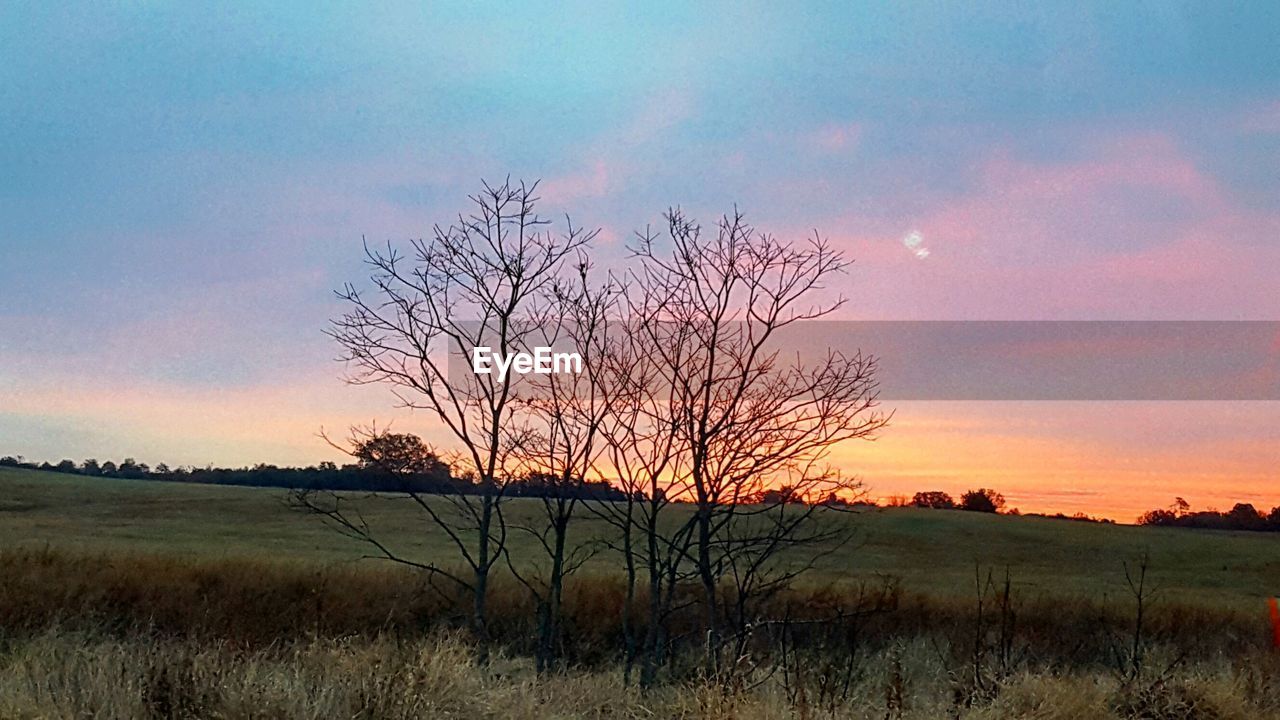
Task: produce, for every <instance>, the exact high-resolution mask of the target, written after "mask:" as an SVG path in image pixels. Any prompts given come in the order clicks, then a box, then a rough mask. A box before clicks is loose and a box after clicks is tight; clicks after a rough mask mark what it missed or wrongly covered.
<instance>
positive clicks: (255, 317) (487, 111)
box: [0, 0, 1280, 520]
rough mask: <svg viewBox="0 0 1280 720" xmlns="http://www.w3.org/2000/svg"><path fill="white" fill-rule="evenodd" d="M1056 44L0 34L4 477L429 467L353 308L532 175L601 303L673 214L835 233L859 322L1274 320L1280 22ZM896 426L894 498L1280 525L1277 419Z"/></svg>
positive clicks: (75, 20) (1221, 408)
mask: <svg viewBox="0 0 1280 720" xmlns="http://www.w3.org/2000/svg"><path fill="white" fill-rule="evenodd" d="M1050 5H1051V6H1050V7H1039V8H1037V7H1028V6H1026V4H1014V3H1008V4H1004V3H942V2H939V3H906V4H888V3H885V4H861V3H859V4H846V3H832V4H829V5H824V4H819V3H814V4H809V5H806V6H805V7H804V8H795V7H784V6H783V5H782V4H777V3H772V4H749V3H732V4H728V3H726V4H712V3H705V4H703V3H699V4H693V3H660V2H654V3H645V4H631V5H626V6H624V5H612V4H606V3H577V4H575V3H562V4H556V5H543V4H539V3H522V4H519V5H518V6H510V7H499V6H498V5H496V4H495V5H494V6H491V7H489V6H481V5H478V4H474V3H430V4H427V3H417V4H394V3H390V4H385V5H384V4H379V5H378V6H377V8H376V9H372V6H367V5H363V4H360V5H357V4H354V3H351V4H332V5H329V4H326V5H324V6H323V7H321V6H320V4H315V3H291V2H273V3H260V4H251V3H241V4H237V5H235V6H224V7H219V8H210V7H202V6H201V5H200V4H197V3H159V2H120V3H99V4H83V5H78V4H67V5H60V4H55V3H36V2H23V1H21V0H19V2H9V3H4V4H3V5H0V137H3V138H4V139H3V142H0V168H2V169H3V172H0V454H21V455H24V456H26V457H28V458H33V459H41V460H43V459H48V460H51V461H55V462H56V461H57V460H59V459H61V458H63V457H70V458H75V459H80V458H83V457H96V458H99V459H107V458H113V459H119V458H122V457H125V456H133V457H136V458H138V459H140V460H143V461H148V462H151V463H153V464H154V463H157V462H162V461H163V462H167V463H169V464H171V465H172V464H196V465H204V464H207V463H214V464H229V465H240V464H252V463H256V462H272V463H278V464H309V463H312V462H316V461H319V460H323V459H335V458H334V452H333V451H332V450H331V449H330V448H328V447H327V446H326V445H325V444H324V442H323V441H322V440H320V439H319V438H318V437H317V432H318V431H319V430H320V428H322V427H325V428H329V429H333V428H342V427H345V426H346V425H348V424H350V423H353V422H368V421H370V420H373V419H378V420H382V421H387V420H391V421H394V422H395V423H396V424H397V427H400V428H406V429H418V428H425V429H423V430H422V432H424V434H428V436H429V435H430V428H429V427H428V425H429V423H427V421H426V419H425V418H421V417H413V416H409V415H406V414H405V412H404V411H397V410H395V409H394V408H393V400H392V398H391V396H390V395H389V394H388V393H387V392H386V391H385V390H381V389H379V388H369V387H365V388H355V387H349V386H346V385H345V384H344V383H343V382H342V379H341V378H342V374H343V369H342V367H341V365H340V364H338V363H336V362H335V361H334V357H335V356H336V355H337V354H338V348H336V347H334V346H333V344H332V342H331V341H329V340H328V339H327V338H326V337H325V336H324V335H323V334H322V331H323V329H324V327H325V324H326V321H327V319H328V318H330V317H333V316H334V315H335V314H336V313H338V312H339V311H340V310H341V306H340V304H339V303H338V301H337V300H335V299H334V297H333V294H332V291H333V290H334V289H335V288H337V287H339V286H340V285H341V284H342V283H343V282H345V281H359V280H360V279H361V278H362V277H363V275H364V269H363V267H362V266H361V264H360V247H361V245H360V243H361V238H362V237H367V238H369V239H371V240H375V241H378V242H381V241H384V240H392V241H403V240H406V239H408V238H415V237H423V236H428V235H429V234H430V228H431V226H432V224H433V223H437V222H447V221H448V220H449V218H450V217H451V216H453V215H454V214H455V213H457V212H458V211H460V210H463V209H465V207H466V195H467V194H468V193H470V192H473V191H474V190H476V189H477V188H478V187H479V183H480V181H481V179H484V178H488V179H501V178H502V177H505V176H507V175H510V176H512V177H515V178H526V179H535V178H541V179H542V185H541V190H542V192H541V196H542V209H543V210H544V212H545V213H546V214H549V215H556V214H559V213H569V214H570V215H571V216H572V217H573V218H574V221H575V222H576V223H578V224H582V225H586V226H590V227H599V228H601V235H600V240H599V243H598V245H599V247H598V252H599V254H600V256H601V258H602V262H604V263H606V264H607V263H609V262H618V263H620V262H623V261H624V258H625V249H624V248H625V244H626V242H627V240H628V238H630V237H631V236H632V234H633V233H634V232H635V231H636V230H638V229H641V228H643V227H644V226H645V225H646V224H651V223H655V222H657V221H659V220H660V217H661V213H662V212H663V211H664V210H665V209H666V208H668V207H670V206H674V205H679V206H681V207H683V208H684V209H685V210H686V211H687V212H689V213H690V214H691V215H693V216H695V217H700V218H703V219H705V221H707V222H711V221H712V220H713V219H714V218H715V217H716V216H718V215H719V214H720V213H723V212H725V211H727V210H729V209H731V208H732V207H734V205H735V204H736V205H737V206H738V207H739V208H741V209H742V210H743V211H744V212H745V213H746V214H747V215H748V218H749V219H750V220H751V221H752V222H753V223H754V224H755V225H756V226H757V227H759V228H761V229H764V230H768V231H769V232H771V233H773V234H775V235H777V236H779V237H784V238H796V239H800V238H803V237H805V236H807V235H809V234H810V233H812V232H813V231H814V230H815V229H816V230H817V231H819V232H820V233H821V234H822V235H823V236H825V237H827V238H829V239H830V240H831V242H832V243H833V244H835V245H836V246H837V247H839V248H840V249H842V250H843V251H845V252H846V253H848V255H849V256H850V257H852V258H853V259H854V260H855V264H854V266H853V269H852V270H851V272H850V273H849V274H848V275H847V276H846V277H844V278H843V279H842V281H841V282H842V283H843V285H842V286H841V287H840V288H838V289H839V290H840V291H841V292H843V293H844V294H845V295H846V296H847V297H848V298H849V300H850V303H849V305H848V307H847V308H846V309H845V310H844V311H843V312H844V313H845V316H846V317H848V318H850V319H866V320H979V319H980V320H1063V319H1072V320H1276V319H1280V293H1277V282H1276V280H1277V277H1278V273H1280V43H1277V42H1275V30H1276V28H1278V27H1280V5H1277V4H1275V3H1266V2H1253V3H1247V2H1246V3H1235V4H1232V6H1231V7H1222V6H1219V5H1220V4H1215V3H1196V4H1190V3H1148V2H1132V3H1110V2H1095V3H1080V4H1072V7H1068V4H1065V3H1062V4H1050ZM913 232H914V233H917V234H918V238H919V240H920V243H919V244H918V245H917V246H916V248H911V247H907V246H906V244H905V243H904V238H907V237H909V236H910V234H911V233H913ZM918 247H925V248H927V249H928V251H929V252H928V256H927V257H923V258H922V257H920V256H919V254H918V252H917V249H918ZM895 409H896V410H897V415H896V416H895V422H894V425H893V426H891V427H890V428H889V429H888V430H886V431H885V433H884V434H883V436H882V437H881V438H880V439H879V440H877V441H876V442H875V443H871V444H866V443H864V444H859V445H855V446H848V447H842V448H839V449H838V451H837V454H838V457H839V458H840V460H841V462H842V463H843V464H844V465H845V466H846V467H847V468H848V470H849V471H850V472H854V473H857V474H858V475H859V476H860V477H862V478H863V480H864V482H866V483H867V486H868V488H869V490H870V492H871V493H872V494H873V495H880V496H883V495H892V494H898V493H908V494H909V493H910V492H914V491H915V490H921V489H932V488H935V487H937V488H940V489H945V490H948V491H951V492H959V491H961V490H964V489H965V488H968V487H975V486H978V485H984V486H992V485H994V486H996V487H997V488H998V489H1000V490H1002V491H1003V492H1004V493H1005V495H1006V496H1007V497H1008V498H1009V499H1010V504H1011V505H1017V506H1019V507H1020V508H1021V509H1023V510H1050V511H1059V510H1061V511H1065V512H1077V511H1083V512H1090V513H1096V514H1107V515H1110V516H1113V517H1118V518H1120V519H1122V520H1129V519H1132V517H1133V516H1135V515H1136V514H1137V513H1138V512H1140V511H1141V510H1143V509H1146V508H1149V507H1154V506H1164V505H1167V504H1169V503H1170V502H1171V501H1172V499H1173V496H1174V495H1181V496H1183V497H1185V498H1187V499H1188V500H1189V501H1191V502H1192V504H1193V505H1196V506H1218V507H1229V506H1230V504H1231V503H1233V502H1235V501H1237V500H1245V501H1249V502H1254V503H1255V504H1257V505H1259V506H1266V507H1271V506H1272V505H1277V504H1280V483H1277V480H1280V443H1277V442H1276V440H1277V433H1280V403H1274V402H1273V403H1266V402H1199V403H1176V402H1145V403H1144V402H1131V403H1119V402H1110V403H1106V402H1093V403H1089V402H1040V403H1012V402H1002V403H956V402H953V403H943V402H936V403H930V402H907V403H900V404H898V405H897V406H896V407H895Z"/></svg>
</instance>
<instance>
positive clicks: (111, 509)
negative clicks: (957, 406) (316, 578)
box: [0, 468, 1280, 607]
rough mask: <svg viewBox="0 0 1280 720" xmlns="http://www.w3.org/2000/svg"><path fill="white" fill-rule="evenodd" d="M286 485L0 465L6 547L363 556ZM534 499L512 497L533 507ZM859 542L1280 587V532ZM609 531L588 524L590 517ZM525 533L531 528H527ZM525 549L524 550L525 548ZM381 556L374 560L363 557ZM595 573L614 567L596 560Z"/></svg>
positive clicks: (1116, 591) (408, 513)
mask: <svg viewBox="0 0 1280 720" xmlns="http://www.w3.org/2000/svg"><path fill="white" fill-rule="evenodd" d="M284 499H285V492H284V491H282V490H279V489H260V488H237V487H220V486H212V485H194V484H180V483H160V482H147V481H132V480H114V479H103V478H83V477H79V476H74V475H62V474H57V473H48V472H36V471H28V470H15V469H10V468H0V544H2V545H3V547H8V548H13V547H44V546H49V547H52V548H55V549H65V550H71V551H88V552H95V553H96V552H106V551H118V550H124V551H132V552H138V553H149V554H179V555H185V556H204V557H209V556H213V557H228V556H232V557H236V556H249V557H256V558H264V557H266V558H273V559H287V560H297V561H318V562H325V563H332V562H356V561H359V560H360V558H361V556H362V555H364V554H366V551H367V548H366V547H365V546H364V545H362V544H360V543H358V542H356V541H353V540H349V539H347V538H344V537H341V536H339V535H338V534H337V533H336V532H334V531H333V530H331V529H329V528H327V527H325V526H324V525H323V524H322V523H321V522H320V520H318V519H317V518H315V517H312V516H308V515H304V514H300V513H298V512H296V511H293V510H290V509H289V508H288V507H287V506H286V504H285V502H284ZM537 509H538V507H537V505H536V502H535V501H529V500H514V501H512V509H511V510H509V511H508V512H509V515H510V516H512V517H518V516H520V515H522V514H523V515H525V516H529V515H530V514H531V513H533V512H534V511H536V510H537ZM364 512H365V515H366V517H367V518H368V519H369V522H370V525H371V526H372V527H374V528H376V529H378V530H379V531H380V533H381V534H382V535H383V536H384V537H386V538H387V539H388V540H389V541H390V542H391V543H392V544H394V545H395V546H396V547H398V548H402V549H403V550H404V551H406V552H407V553H411V554H412V555H413V556H414V557H415V558H433V559H436V560H438V561H442V562H445V563H448V562H450V560H451V556H450V555H449V548H448V547H447V546H446V544H445V543H444V539H443V536H442V535H441V534H440V533H439V532H437V531H434V529H433V528H432V527H431V526H430V525H429V524H428V523H426V522H424V521H423V518H422V516H421V515H420V513H419V511H417V510H415V509H414V508H413V507H411V506H410V505H409V504H408V503H407V502H405V501H400V500H391V499H380V500H370V501H366V502H365V505H364ZM847 521H848V522H851V523H855V527H856V529H857V541H856V542H855V543H854V544H853V545H850V546H847V547H845V548H842V549H841V550H840V551H839V552H838V553H836V554H835V555H832V556H831V557H829V558H828V559H826V560H825V561H824V563H823V564H822V565H821V566H820V567H819V570H820V572H819V573H817V574H815V575H813V576H811V579H810V581H818V582H822V581H828V580H845V579H859V578H867V577H872V576H875V575H877V574H888V575H892V576H895V577H898V578H900V579H901V581H902V585H903V588H904V589H905V590H907V591H919V592H923V593H928V594H932V595H964V594H971V593H972V588H973V583H974V569H975V564H980V565H981V566H982V567H983V572H986V569H987V568H992V569H995V570H996V571H997V572H1003V568H1005V567H1006V566H1007V567H1008V568H1009V570H1010V573H1011V575H1012V577H1013V580H1014V582H1015V583H1016V584H1017V585H1018V586H1019V588H1020V589H1022V590H1023V591H1024V592H1025V593H1027V594H1039V593H1044V594H1048V595H1057V594H1061V595H1064V596H1066V595H1072V594H1082V595H1088V596H1092V597H1095V598H1100V597H1102V596H1104V595H1106V596H1113V597H1116V596H1121V595H1123V592H1124V588H1123V568H1122V562H1123V561H1124V560H1126V559H1132V558H1134V557H1136V556H1137V555H1139V554H1140V553H1142V552H1143V551H1144V550H1149V551H1150V554H1151V558H1152V563H1153V571H1152V572H1153V575H1154V577H1155V578H1156V580H1157V582H1159V583H1160V585H1161V586H1162V587H1163V588H1164V592H1165V596H1166V597H1170V598H1173V597H1176V598H1178V599H1180V600H1188V601H1202V602H1211V603H1214V604H1229V605H1236V606H1246V607H1247V606H1254V607H1256V605H1257V603H1259V599H1260V598H1263V597H1266V596H1268V595H1272V594H1278V593H1280V536H1276V535H1272V534H1267V533H1245V532H1218V531H1200V530H1185V529H1174V528H1145V527H1133V526H1113V525H1096V524H1091V523H1082V522H1071V521H1065V520H1052V519H1046V518H1023V517H992V516H987V515H982V514H977V513H966V512H959V511H939V510H917V509H905V508H903V509H875V510H871V509H868V510H862V511H859V512H856V513H853V514H850V515H849V516H848V520H847ZM592 526H594V527H595V529H594V530H593V532H599V531H600V529H599V524H598V523H592V522H590V521H588V522H586V523H584V524H583V525H582V527H584V528H587V527H592ZM515 537H516V538H517V541H518V538H519V536H518V535H517V536H515ZM521 551H526V552H527V548H517V557H519V555H520V552H521ZM365 562H370V563H371V562H374V561H371V560H370V561H365ZM594 563H595V568H594V569H596V570H597V571H605V570H607V569H608V568H610V567H613V566H615V565H616V560H615V558H612V557H609V556H601V557H598V558H597V559H596V560H595V561H594Z"/></svg>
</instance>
